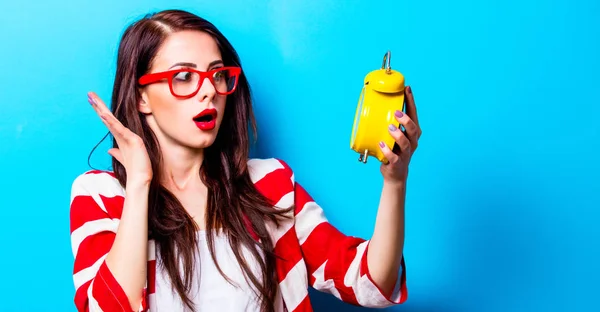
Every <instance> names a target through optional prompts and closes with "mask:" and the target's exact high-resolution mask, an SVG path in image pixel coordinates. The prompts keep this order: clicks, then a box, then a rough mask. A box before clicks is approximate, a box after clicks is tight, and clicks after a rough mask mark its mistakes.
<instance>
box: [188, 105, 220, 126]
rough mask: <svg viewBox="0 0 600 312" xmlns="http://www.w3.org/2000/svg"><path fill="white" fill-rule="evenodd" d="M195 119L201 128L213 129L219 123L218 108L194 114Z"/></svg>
mask: <svg viewBox="0 0 600 312" xmlns="http://www.w3.org/2000/svg"><path fill="white" fill-rule="evenodd" d="M193 120H194V123H195V124H196V127H198V128H199V129H200V130H212V129H214V128H215V125H216V123H217V110H216V109H214V108H209V109H205V110H203V111H201V112H200V114H198V115H196V116H194V118H193Z"/></svg>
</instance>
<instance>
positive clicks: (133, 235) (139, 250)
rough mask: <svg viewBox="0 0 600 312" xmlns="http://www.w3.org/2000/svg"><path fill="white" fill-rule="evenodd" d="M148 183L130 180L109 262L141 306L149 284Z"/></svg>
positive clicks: (132, 301)
mask: <svg viewBox="0 0 600 312" xmlns="http://www.w3.org/2000/svg"><path fill="white" fill-rule="evenodd" d="M148 190H149V184H147V183H134V182H131V183H129V182H128V183H127V187H126V189H125V193H126V196H125V202H124V204H123V214H122V215H121V221H120V222H119V228H118V229H117V235H116V237H115V241H114V243H113V245H112V247H111V249H110V251H109V252H108V255H107V256H106V265H107V266H108V268H109V269H110V271H111V272H112V273H113V275H114V277H115V279H116V280H117V282H118V283H119V284H120V285H121V287H123V291H125V294H127V298H129V305H130V306H131V307H133V308H135V309H137V308H138V307H139V305H140V301H141V299H142V289H143V288H144V285H145V283H146V270H147V261H148Z"/></svg>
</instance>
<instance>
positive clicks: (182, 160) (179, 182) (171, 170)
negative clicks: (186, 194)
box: [161, 146, 204, 192]
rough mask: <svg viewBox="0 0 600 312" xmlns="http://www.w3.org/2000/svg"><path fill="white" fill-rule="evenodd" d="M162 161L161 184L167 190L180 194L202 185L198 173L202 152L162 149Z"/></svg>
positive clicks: (202, 157)
mask: <svg viewBox="0 0 600 312" xmlns="http://www.w3.org/2000/svg"><path fill="white" fill-rule="evenodd" d="M162 159H163V162H162V168H161V170H162V172H161V177H162V178H161V183H163V185H165V186H166V187H167V188H169V189H173V190H174V191H177V192H180V191H185V190H186V189H189V188H195V187H198V186H199V185H200V184H202V181H201V180H200V175H199V172H200V167H201V166H202V162H203V160H204V150H202V149H198V150H193V149H189V148H185V147H183V146H169V148H166V149H162Z"/></svg>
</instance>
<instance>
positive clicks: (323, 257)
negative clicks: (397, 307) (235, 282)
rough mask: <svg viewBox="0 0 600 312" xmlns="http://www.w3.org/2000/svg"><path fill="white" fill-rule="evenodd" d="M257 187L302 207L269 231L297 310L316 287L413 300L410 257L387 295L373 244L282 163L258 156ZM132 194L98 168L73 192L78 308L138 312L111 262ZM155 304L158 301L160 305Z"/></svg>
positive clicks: (284, 286) (381, 299)
mask: <svg viewBox="0 0 600 312" xmlns="http://www.w3.org/2000/svg"><path fill="white" fill-rule="evenodd" d="M248 165H249V172H250V177H251V179H252V181H253V182H254V183H255V186H256V188H257V189H258V190H259V191H260V192H261V193H262V194H264V195H265V196H266V197H267V198H268V199H269V200H271V201H272V202H273V203H276V206H277V207H282V208H285V207H290V206H291V205H295V210H294V212H293V215H294V218H292V219H291V220H290V221H284V222H283V223H282V224H281V226H280V227H279V228H275V227H274V226H270V224H269V230H270V233H271V236H272V238H273V243H274V245H275V253H276V254H277V255H278V256H279V257H278V259H277V264H276V269H277V275H278V278H279V290H280V291H281V295H282V297H283V301H284V304H285V307H286V309H287V310H289V311H312V308H311V304H310V300H309V296H308V287H309V286H312V287H313V288H315V289H316V290H319V291H323V292H326V293H330V294H332V295H334V296H335V297H337V298H339V299H340V300H343V301H344V302H347V303H350V304H354V305H358V306H364V307H386V306H390V305H393V304H400V303H403V302H404V301H405V300H406V299H407V291H406V271H405V263H404V259H402V267H401V271H400V272H399V275H398V279H397V283H396V287H395V289H394V291H393V292H392V293H391V294H383V293H382V291H381V290H380V289H379V288H378V286H377V285H376V284H375V283H374V282H373V280H372V278H371V276H370V274H369V268H368V266H367V256H366V255H367V249H368V247H369V241H368V240H364V239H360V238H356V237H352V236H347V235H344V234H343V233H341V232H340V231H338V230H337V229H336V228H335V227H333V226H332V225H331V224H330V223H329V222H328V221H327V219H326V217H325V215H324V214H323V210H322V209H321V207H319V205H318V204H316V203H315V202H314V201H313V199H312V198H311V197H310V195H309V194H308V193H307V192H306V190H305V189H304V188H302V186H300V184H298V183H297V182H296V181H295V180H294V173H293V171H292V170H291V169H290V167H288V165H287V164H286V163H285V162H283V161H281V160H279V159H273V158H272V159H251V160H249V161H248ZM124 195H125V191H124V189H123V188H122V187H121V185H120V184H119V182H118V181H117V179H116V178H115V177H114V175H113V173H112V172H108V171H98V170H92V171H88V172H85V173H84V174H81V175H80V176H78V177H77V178H76V179H75V180H74V182H73V185H72V191H71V245H72V249H73V256H74V257H75V261H74V268H73V281H74V283H75V289H76V292H75V305H76V307H77V310H78V311H107V312H113V311H115V312H116V311H131V308H130V304H129V300H128V298H127V296H126V294H125V292H124V291H123V289H122V288H121V286H120V285H119V283H118V282H117V281H116V279H115V278H114V276H113V275H112V274H111V272H110V269H109V268H108V267H107V265H106V263H105V261H104V259H105V258H106V255H107V253H108V251H109V250H110V248H111V245H112V243H113V240H114V238H115V235H116V232H117V228H118V225H119V219H120V216H121V212H122V208H123V203H124ZM155 257H156V255H155V246H154V242H153V241H152V240H149V241H148V271H147V272H148V277H147V283H146V287H145V288H144V290H143V294H144V296H143V298H142V302H141V303H140V307H139V310H138V311H153V309H152V307H153V302H154V300H156V298H155V295H154V293H155V292H154V290H155V288H154V282H155V274H156V261H155ZM154 306H155V304H154Z"/></svg>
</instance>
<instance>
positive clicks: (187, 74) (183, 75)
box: [174, 72, 192, 81]
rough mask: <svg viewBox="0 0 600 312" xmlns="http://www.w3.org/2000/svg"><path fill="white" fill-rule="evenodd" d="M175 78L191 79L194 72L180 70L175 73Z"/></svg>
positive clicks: (180, 79)
mask: <svg viewBox="0 0 600 312" xmlns="http://www.w3.org/2000/svg"><path fill="white" fill-rule="evenodd" d="M174 78H175V79H177V80H179V81H189V80H190V79H191V78H192V73H190V72H179V73H177V74H176V75H175V77H174Z"/></svg>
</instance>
